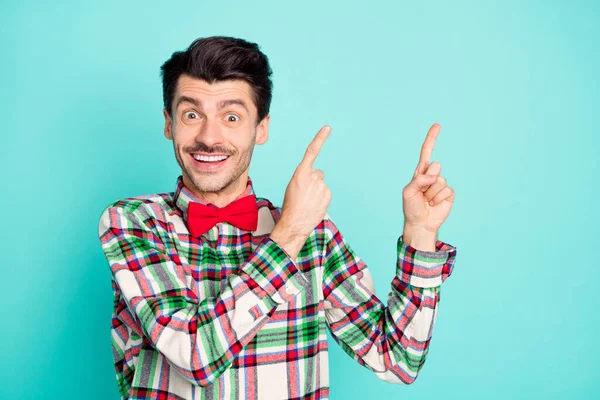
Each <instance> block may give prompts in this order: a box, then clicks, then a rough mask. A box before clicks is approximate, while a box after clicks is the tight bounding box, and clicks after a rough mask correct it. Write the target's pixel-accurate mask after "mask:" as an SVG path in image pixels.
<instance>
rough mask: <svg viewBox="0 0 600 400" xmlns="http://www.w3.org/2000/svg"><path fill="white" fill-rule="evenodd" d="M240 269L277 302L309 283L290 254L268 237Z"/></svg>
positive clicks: (287, 297) (293, 294)
mask: <svg viewBox="0 0 600 400" xmlns="http://www.w3.org/2000/svg"><path fill="white" fill-rule="evenodd" d="M241 269H242V270H243V271H244V272H246V273H247V274H248V275H250V277H251V278H252V279H253V280H254V281H255V282H256V283H257V284H258V285H259V286H260V287H261V288H262V289H263V290H264V291H265V292H266V293H267V294H268V295H269V296H270V297H271V298H272V299H273V300H274V301H275V302H276V303H278V304H281V303H285V302H288V301H290V300H291V299H293V298H294V297H295V296H297V295H298V294H299V293H300V292H301V291H302V290H304V289H305V288H306V287H307V286H308V285H310V282H309V281H308V280H307V279H306V278H305V277H304V276H303V275H302V273H300V271H299V270H298V267H297V266H296V264H295V263H294V261H293V260H292V259H291V257H290V255H289V254H288V253H287V252H286V251H285V250H284V249H283V248H282V247H281V246H279V244H277V242H275V241H274V240H273V239H271V238H270V237H266V238H265V239H264V240H263V242H262V243H261V244H260V245H259V248H257V251H255V252H254V255H253V256H252V258H250V260H248V262H247V263H245V264H244V265H243V266H242V267H241Z"/></svg>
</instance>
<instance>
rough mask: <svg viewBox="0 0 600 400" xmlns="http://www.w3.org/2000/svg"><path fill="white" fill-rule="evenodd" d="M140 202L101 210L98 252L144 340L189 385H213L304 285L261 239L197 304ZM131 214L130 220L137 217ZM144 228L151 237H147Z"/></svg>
mask: <svg viewBox="0 0 600 400" xmlns="http://www.w3.org/2000/svg"><path fill="white" fill-rule="evenodd" d="M144 206H145V204H143V203H142V202H129V203H128V204H125V205H124V206H118V207H116V206H112V207H111V206H109V207H107V208H106V209H105V210H104V212H103V213H102V216H101V218H100V223H99V228H98V229H99V235H100V241H101V243H102V250H103V252H104V255H105V257H106V259H107V261H108V263H109V265H110V270H111V274H112V277H113V280H114V282H115V283H116V284H117V285H118V286H119V288H120V291H121V293H122V296H123V298H124V300H125V302H126V303H127V305H128V308H129V309H130V311H131V313H132V315H134V316H135V320H136V322H137V323H138V324H139V327H138V328H137V330H138V331H139V329H140V328H141V330H142V331H143V334H144V335H145V336H146V337H147V338H148V339H149V340H150V341H151V343H152V345H153V346H154V347H155V348H156V350H158V351H159V352H160V353H161V354H162V355H163V356H164V357H165V358H166V359H167V361H168V362H169V364H170V365H172V366H173V368H174V369H175V370H176V371H177V372H179V373H180V374H181V375H182V376H183V377H184V378H185V379H187V380H188V381H190V382H191V383H192V384H194V385H198V386H208V385H210V384H212V383H213V382H214V381H215V379H217V378H218V377H219V376H220V375H221V374H222V373H223V372H224V371H225V370H226V369H227V368H229V366H230V365H231V362H232V360H233V359H234V357H236V356H237V354H238V353H239V352H240V351H241V350H242V348H244V346H246V344H247V343H248V342H249V341H250V340H251V339H252V338H253V337H254V336H255V335H256V333H257V332H258V331H259V330H260V328H261V327H262V326H263V325H264V324H265V323H266V322H267V321H268V318H269V317H270V316H271V315H272V313H273V311H274V309H275V308H276V307H277V305H278V304H280V303H283V302H286V301H289V300H290V299H291V298H293V296H295V295H297V294H298V293H299V292H300V291H301V290H303V287H304V285H305V284H307V282H306V279H305V278H304V277H303V276H302V275H301V274H300V272H299V271H298V270H297V268H296V265H295V264H294V262H293V261H292V260H291V259H290V258H289V256H288V255H287V254H286V253H285V251H284V250H283V249H282V248H281V247H279V245H278V244H277V243H275V242H274V241H273V240H271V239H270V238H265V240H263V241H262V242H261V243H260V244H259V245H258V246H257V247H256V249H255V251H254V253H253V254H252V255H251V256H250V258H249V259H248V260H247V261H246V262H245V263H244V264H243V265H242V266H241V267H240V272H239V273H238V274H232V275H230V276H229V277H228V279H227V285H226V286H225V289H224V290H223V291H222V292H221V294H220V296H218V297H215V298H206V299H199V298H198V297H197V295H196V292H195V290H192V289H191V288H189V287H188V286H187V285H186V276H188V275H189V274H190V267H189V266H187V265H184V264H182V263H181V261H180V260H179V257H178V255H177V253H176V252H175V250H174V246H172V245H169V246H167V245H165V243H163V241H162V240H161V238H160V237H159V236H158V235H157V232H156V230H157V229H158V230H160V229H161V228H160V225H157V224H156V220H154V219H152V218H151V217H149V215H152V212H151V211H147V210H143V211H142V212H140V210H138V208H143V207H144ZM136 210H137V212H136ZM151 227H152V228H153V229H151Z"/></svg>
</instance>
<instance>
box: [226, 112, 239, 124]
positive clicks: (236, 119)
mask: <svg viewBox="0 0 600 400" xmlns="http://www.w3.org/2000/svg"><path fill="white" fill-rule="evenodd" d="M231 117H234V119H231ZM226 118H227V121H228V122H237V121H239V120H240V117H238V116H237V115H235V114H227V116H226Z"/></svg>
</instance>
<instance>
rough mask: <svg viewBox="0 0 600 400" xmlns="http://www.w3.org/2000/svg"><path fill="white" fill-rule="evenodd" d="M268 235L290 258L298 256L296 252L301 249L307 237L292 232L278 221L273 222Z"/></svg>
mask: <svg viewBox="0 0 600 400" xmlns="http://www.w3.org/2000/svg"><path fill="white" fill-rule="evenodd" d="M269 237H270V238H271V240H273V241H274V242H275V243H277V244H278V245H279V246H280V247H282V248H283V249H284V250H285V251H286V253H288V254H289V255H290V258H292V259H294V260H295V259H296V257H298V253H300V250H302V247H303V246H304V243H306V239H307V238H308V237H307V236H304V235H302V234H299V233H295V232H293V231H292V230H291V229H289V228H288V226H287V225H285V224H284V223H280V222H277V223H276V224H275V226H274V227H273V230H272V231H271V233H270V234H269Z"/></svg>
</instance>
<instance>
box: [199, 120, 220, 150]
mask: <svg viewBox="0 0 600 400" xmlns="http://www.w3.org/2000/svg"><path fill="white" fill-rule="evenodd" d="M196 142H197V143H204V144H205V145H206V146H208V147H213V146H214V145H217V144H219V143H222V142H223V133H222V132H221V127H220V126H219V123H218V121H212V120H211V119H209V118H207V120H206V122H205V123H204V124H202V126H200V129H199V131H198V134H197V135H196Z"/></svg>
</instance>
